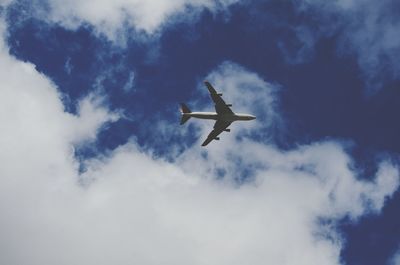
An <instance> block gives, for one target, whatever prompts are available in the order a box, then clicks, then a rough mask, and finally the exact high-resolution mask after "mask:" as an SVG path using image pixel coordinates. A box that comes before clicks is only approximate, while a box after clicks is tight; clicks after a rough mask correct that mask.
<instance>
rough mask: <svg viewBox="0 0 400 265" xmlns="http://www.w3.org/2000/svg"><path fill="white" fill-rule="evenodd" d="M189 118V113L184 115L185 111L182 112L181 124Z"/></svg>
mask: <svg viewBox="0 0 400 265" xmlns="http://www.w3.org/2000/svg"><path fill="white" fill-rule="evenodd" d="M189 119H190V116H189V115H185V113H182V117H181V125H182V124H184V123H185V122H187V121H188V120H189Z"/></svg>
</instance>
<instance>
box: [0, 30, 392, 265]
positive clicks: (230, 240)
mask: <svg viewBox="0 0 400 265" xmlns="http://www.w3.org/2000/svg"><path fill="white" fill-rule="evenodd" d="M0 25H1V26H2V23H0ZM0 45H1V47H0V57H1V58H0V59H1V60H0V78H1V79H2V85H1V88H0V124H2V127H1V128H2V129H1V130H0V146H1V147H2V148H1V149H0V161H1V166H0V216H1V218H0V234H1V237H0V263H1V264H8V265H14V264H27V265H34V264H40V265H43V264H88V265H90V264H96V265H101V264H144V265H146V264H174V265H177V264H201V265H204V264H221V265H223V264H230V265H231V264H254V265H257V264H288V265H291V264H296V265H302V264H305V265H310V264H318V265H320V264H324V265H330V264H332V265H333V264H340V257H339V252H340V250H341V247H342V241H341V239H340V237H339V235H338V234H337V233H336V231H335V230H334V229H333V228H331V227H326V226H322V227H321V225H320V224H319V223H318V218H320V217H324V218H332V219H333V220H337V219H340V218H342V217H343V216H345V215H349V216H351V217H352V218H354V219H356V218H357V217H359V216H361V215H362V214H365V213H366V212H369V211H375V212H376V211H379V210H380V209H381V207H382V205H383V203H384V200H385V198H387V197H388V196H391V194H392V193H393V191H394V190H395V189H397V187H398V185H399V179H398V170H397V169H396V168H395V167H394V166H393V165H392V164H390V163H389V162H388V161H387V162H383V163H381V164H380V166H379V171H378V172H377V174H376V177H375V180H374V182H366V181H361V180H358V179H357V175H356V173H357V172H354V171H353V170H352V169H351V168H352V167H351V163H352V160H351V158H350V157H349V155H347V154H346V152H345V151H344V149H343V147H342V146H341V145H340V144H339V143H335V142H321V143H314V144H312V145H309V146H302V147H299V148H298V149H295V150H292V151H288V152H282V151H280V150H278V149H276V148H275V147H273V146H271V145H268V144H261V143H257V142H255V141H254V140H251V138H247V137H246V135H247V134H244V136H243V137H242V140H241V141H238V140H236V138H237V137H239V136H240V135H243V131H244V130H248V134H251V133H253V131H255V130H260V129H265V130H269V128H270V127H269V126H264V125H262V124H260V120H257V122H255V123H253V124H252V123H247V124H248V125H249V126H250V127H249V128H248V129H245V128H244V127H241V125H240V126H238V127H236V129H235V130H234V131H233V132H232V135H225V136H226V137H225V136H224V138H223V139H225V140H224V141H225V142H223V141H221V143H216V144H212V145H210V148H207V149H204V148H201V147H200V146H198V145H195V146H193V147H191V148H189V149H187V150H186V151H185V152H184V153H183V154H181V155H180V156H178V157H176V160H175V162H174V163H169V162H166V161H164V160H162V159H155V158H153V157H152V156H151V155H149V154H147V153H146V152H142V151H141V150H140V148H139V147H138V146H137V145H136V144H135V143H134V142H131V143H129V144H127V145H124V146H121V147H119V148H118V149H116V150H114V151H113V152H112V153H110V154H107V155H105V156H104V157H98V158H95V159H93V160H90V161H86V165H87V169H88V170H87V171H86V172H85V173H84V174H81V175H79V173H78V165H77V161H75V159H74V157H73V151H72V146H73V144H74V143H76V142H77V141H78V142H79V141H83V140H85V139H89V140H90V139H93V137H94V136H95V134H96V131H97V130H98V129H99V128H100V127H101V125H102V124H103V123H104V122H108V121H112V120H114V119H116V117H117V116H116V114H112V113H109V111H107V110H106V109H105V108H103V107H101V106H100V104H99V103H98V102H97V101H96V100H95V98H93V97H89V98H88V99H85V100H83V101H82V102H81V104H80V108H79V109H80V112H79V113H80V114H79V115H78V116H74V115H71V114H68V113H66V112H65V111H64V108H63V105H62V103H61V100H60V98H59V95H58V93H57V89H56V87H55V86H54V84H52V83H51V82H50V81H49V80H48V79H47V78H46V77H45V76H43V75H41V74H40V73H38V72H37V71H36V70H35V68H34V66H33V65H31V64H28V63H23V62H20V61H17V60H16V59H14V58H13V57H11V56H10V55H9V54H8V52H7V47H5V46H4V44H3V43H1V44H0ZM209 77H210V81H213V82H214V83H215V85H216V86H217V87H218V88H219V89H220V90H221V91H223V92H226V94H225V95H226V98H227V99H232V100H234V101H232V102H233V103H234V104H235V106H236V107H237V109H238V110H243V111H251V112H256V113H258V114H259V115H261V116H260V117H262V116H263V114H262V109H266V110H267V113H268V114H273V115H277V114H275V113H276V109H274V108H271V109H270V107H269V106H272V105H273V103H274V102H275V100H274V93H273V86H272V85H271V84H268V83H267V82H265V81H263V80H262V79H261V78H260V77H259V76H257V75H256V74H254V73H251V72H249V71H247V70H245V69H243V68H241V67H240V66H237V65H234V64H231V63H225V64H223V65H222V66H221V67H220V68H218V69H217V70H216V72H214V73H211V74H210V75H209ZM223 80H226V82H223ZM230 97H231V98H230ZM251 102H254V106H251V107H250V108H249V107H248V106H250V103H251ZM263 102H264V103H263ZM263 104H266V105H265V106H263ZM265 117H266V119H265V121H268V120H267V119H269V116H268V115H266V116H265ZM261 120H262V119H261ZM173 126H175V125H173ZM201 128H202V127H201ZM202 134H206V132H205V131H204V130H203V131H202ZM219 169H222V170H224V171H225V177H224V178H222V179H219V180H218V179H217V173H216V172H217V171H218V170H219ZM246 172H247V173H246ZM239 173H240V174H242V175H243V174H251V175H252V179H251V181H249V182H248V183H245V184H243V185H238V183H237V182H236V181H234V177H235V176H237V175H238V174H239ZM78 180H83V181H87V182H86V183H87V184H88V185H86V186H81V185H80V184H79V183H81V182H80V181H78ZM324 235H325V236H324ZM326 235H329V236H328V237H327V236H326Z"/></svg>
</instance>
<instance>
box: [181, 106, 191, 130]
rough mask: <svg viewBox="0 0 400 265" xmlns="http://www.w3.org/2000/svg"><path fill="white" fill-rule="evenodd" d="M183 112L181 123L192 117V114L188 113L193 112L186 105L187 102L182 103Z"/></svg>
mask: <svg viewBox="0 0 400 265" xmlns="http://www.w3.org/2000/svg"><path fill="white" fill-rule="evenodd" d="M181 113H182V117H181V125H182V124H184V123H185V122H187V121H188V120H189V119H190V116H189V115H188V114H189V113H191V111H190V109H189V108H188V106H186V105H185V103H181Z"/></svg>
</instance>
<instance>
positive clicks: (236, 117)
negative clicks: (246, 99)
mask: <svg viewBox="0 0 400 265" xmlns="http://www.w3.org/2000/svg"><path fill="white" fill-rule="evenodd" d="M183 115H187V116H188V117H193V118H198V119H205V120H223V121H231V122H234V121H251V120H254V119H255V118H256V117H255V116H253V115H248V114H241V113H234V114H217V113H216V112H191V113H184V114H183Z"/></svg>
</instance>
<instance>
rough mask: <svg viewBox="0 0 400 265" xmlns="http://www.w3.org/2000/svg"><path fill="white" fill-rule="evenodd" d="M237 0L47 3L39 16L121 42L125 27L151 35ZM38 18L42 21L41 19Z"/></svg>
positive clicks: (73, 0) (72, 0)
mask: <svg viewBox="0 0 400 265" xmlns="http://www.w3.org/2000/svg"><path fill="white" fill-rule="evenodd" d="M237 1H238V0H172V1H171V0H147V1H141V0H114V1H108V0H93V1H82V0H69V1H63V0H47V2H48V6H49V10H50V12H47V11H48V10H47V9H46V11H45V13H42V14H41V15H42V16H43V17H47V18H48V19H50V20H51V21H53V22H56V23H59V24H61V25H63V26H66V27H68V28H76V27H79V26H81V25H82V24H86V23H88V24H90V25H93V26H94V27H95V29H96V30H97V31H98V32H100V33H103V34H105V35H106V36H108V37H109V38H110V39H113V40H117V39H120V38H122V39H125V38H126V36H125V34H128V33H127V32H126V30H127V28H126V26H129V27H130V28H133V29H135V30H136V31H137V32H142V33H143V32H144V33H146V34H148V35H153V34H155V33H157V32H159V31H160V30H161V29H162V28H163V26H165V25H166V24H168V23H169V22H170V21H171V19H172V18H174V19H179V20H183V19H189V20H190V19H193V18H194V17H195V15H196V13H197V12H199V11H201V10H203V9H209V10H211V11H212V12H219V11H221V10H224V9H225V8H226V7H227V6H229V5H231V4H233V3H235V2H237ZM43 17H42V18H43Z"/></svg>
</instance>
